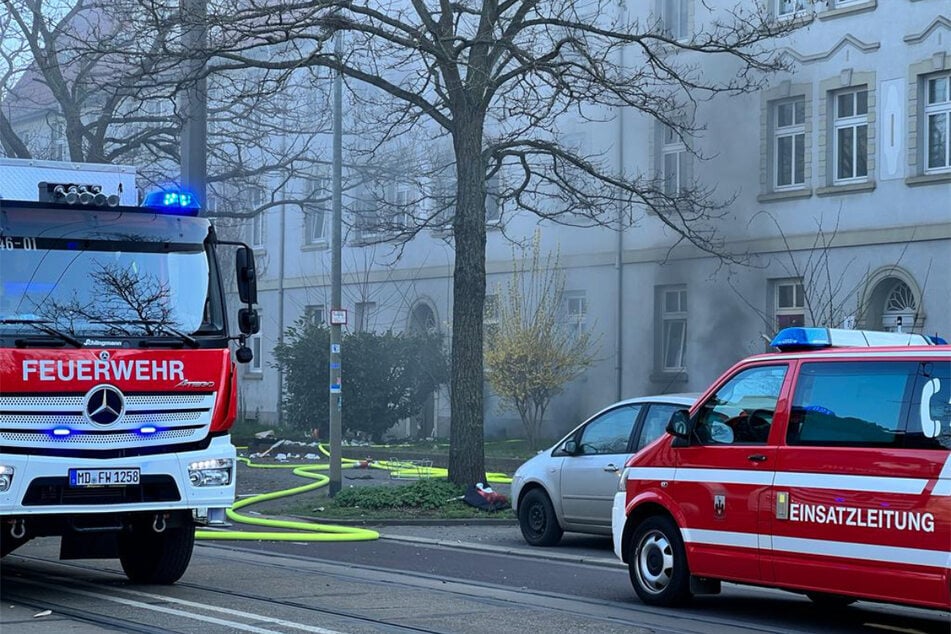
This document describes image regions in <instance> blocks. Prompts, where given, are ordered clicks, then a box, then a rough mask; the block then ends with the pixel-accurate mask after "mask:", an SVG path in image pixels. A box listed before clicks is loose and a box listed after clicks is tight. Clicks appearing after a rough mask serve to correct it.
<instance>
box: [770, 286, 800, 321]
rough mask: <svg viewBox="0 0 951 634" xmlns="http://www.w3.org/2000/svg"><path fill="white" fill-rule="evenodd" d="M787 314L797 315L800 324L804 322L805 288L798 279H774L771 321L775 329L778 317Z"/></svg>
mask: <svg viewBox="0 0 951 634" xmlns="http://www.w3.org/2000/svg"><path fill="white" fill-rule="evenodd" d="M784 291H786V293H785V294H786V295H787V297H785V298H784V297H783V295H784ZM787 316H793V317H795V316H799V317H801V320H800V321H801V322H802V325H805V324H806V289H805V287H804V286H803V284H802V280H800V279H796V278H789V279H784V280H776V281H775V282H774V284H773V321H774V324H775V326H776V328H777V329H779V328H780V323H779V322H780V318H781V317H787Z"/></svg>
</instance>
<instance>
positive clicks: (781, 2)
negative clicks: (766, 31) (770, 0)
mask: <svg viewBox="0 0 951 634" xmlns="http://www.w3.org/2000/svg"><path fill="white" fill-rule="evenodd" d="M810 4H812V0H776V16H777V17H780V18H791V17H794V16H796V15H799V14H801V13H804V12H806V11H807V10H808V8H809V5H810Z"/></svg>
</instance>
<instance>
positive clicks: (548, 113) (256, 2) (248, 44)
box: [128, 0, 799, 483]
mask: <svg viewBox="0 0 951 634" xmlns="http://www.w3.org/2000/svg"><path fill="white" fill-rule="evenodd" d="M128 1H129V2H133V1H135V0H128ZM138 2H139V3H140V4H141V6H142V9H143V10H141V11H139V12H137V16H138V19H139V20H148V19H150V18H152V19H154V20H155V25H154V26H152V27H148V26H146V25H144V24H143V25H142V26H141V27H137V30H138V32H137V33H136V38H137V40H138V45H139V54H140V55H141V56H142V58H143V60H146V59H148V58H152V59H153V60H155V59H158V60H160V62H161V64H162V65H164V66H165V67H167V68H173V67H176V66H180V65H182V62H183V61H184V59H185V56H184V53H183V51H182V50H180V48H179V44H178V42H177V40H176V39H175V38H174V37H164V36H163V35H162V34H163V31H162V28H164V27H165V23H164V22H163V19H164V16H167V15H173V14H175V11H174V9H175V8H176V6H177V0H175V1H170V0H165V1H162V0H138ZM765 4H766V3H754V4H753V7H754V8H749V3H740V4H738V6H737V7H736V8H735V9H733V10H722V11H721V10H714V9H711V8H710V7H709V6H708V5H707V4H706V3H697V4H696V5H695V6H696V8H697V11H696V13H697V18H698V19H697V23H698V24H702V28H698V29H696V30H695V32H694V33H692V34H687V36H686V37H679V36H674V35H672V34H671V33H670V32H669V31H668V30H667V29H666V28H665V27H664V25H663V24H661V23H660V21H659V20H657V19H655V18H648V19H634V18H630V17H628V15H627V14H626V11H624V10H619V8H618V5H617V4H616V3H615V2H612V1H610V0H581V1H578V0H546V1H538V0H506V1H502V2H499V1H498V0H481V1H480V0H474V1H470V2H448V1H446V0H442V1H440V2H430V3H425V2H422V0H405V1H400V2H391V3H380V2H377V1H372V2H371V1H368V0H364V1H357V2H354V1H352V0H346V1H342V0H327V1H325V2H320V3H312V2H298V3H291V2H274V1H273V0H220V1H218V2H214V3H210V4H209V7H208V17H207V23H206V25H205V26H207V32H208V50H207V51H205V53H206V61H207V64H205V66H204V71H203V72H205V73H207V75H208V76H209V77H215V76H219V75H229V76H230V75H231V74H232V73H235V72H239V71H247V70H248V69H255V70H258V71H260V72H262V73H266V74H267V75H268V77H269V78H273V79H274V81H275V82H289V81H292V80H293V78H295V77H296V76H298V74H299V73H302V72H303V73H306V72H311V70H312V69H326V70H329V71H333V72H340V73H342V74H343V75H344V77H345V78H346V79H347V81H348V85H350V86H351V88H354V94H355V96H356V98H357V99H359V100H360V102H359V107H356V108H355V111H356V113H357V114H360V113H363V112H365V113H366V115H367V117H372V119H373V121H374V124H375V125H374V128H373V129H372V130H366V131H365V133H366V135H367V136H366V138H364V139H363V140H362V141H363V143H364V145H363V147H364V148H365V149H366V150H367V151H368V152H373V151H375V150H376V149H378V148H382V147H384V146H385V144H386V142H387V141H389V140H392V139H394V138H397V137H399V136H401V135H403V134H404V133H406V132H407V131H413V132H415V133H417V134H420V133H421V132H420V131H421V130H424V131H425V133H427V134H430V135H432V138H433V139H434V140H437V139H441V140H444V141H445V143H446V145H448V146H449V147H451V156H452V160H451V163H450V165H451V167H452V169H453V171H454V176H455V179H454V180H455V184H454V187H455V192H454V197H453V198H454V200H453V202H454V205H453V206H452V214H451V216H448V217H445V218H444V222H445V224H446V225H447V226H448V227H449V228H450V229H451V235H452V239H453V240H454V242H455V264H454V273H453V281H454V289H453V307H454V308H453V327H452V333H453V343H452V382H451V409H452V416H453V420H452V431H451V438H450V445H451V447H450V455H449V473H450V478H451V479H452V480H453V481H454V482H457V483H469V482H476V481H479V480H481V479H482V478H483V476H484V462H485V461H484V452H483V411H482V405H483V360H482V344H483V321H482V312H483V306H484V298H485V243H486V227H485V203H486V183H487V182H488V181H489V180H490V179H492V178H494V177H496V176H497V175H498V174H500V173H502V172H504V176H505V178H504V179H503V181H504V184H503V185H502V186H501V187H500V188H499V192H498V197H499V198H500V199H503V200H507V201H512V202H513V204H514V205H515V208H516V209H517V210H519V211H521V212H529V213H533V214H535V215H537V216H539V217H540V218H545V219H548V220H550V221H553V222H558V223H563V224H570V225H577V226H607V227H613V228H618V229H620V228H624V227H629V226H632V225H634V224H636V223H637V222H638V221H639V220H641V219H642V218H644V217H646V215H647V214H648V213H652V214H653V216H652V217H653V218H655V219H656V220H657V221H659V222H661V223H663V224H665V225H666V226H667V227H669V228H670V229H671V230H672V231H673V233H674V234H676V235H677V236H679V240H680V241H686V242H687V243H689V244H692V245H694V246H696V247H697V248H699V249H701V250H703V251H705V252H707V253H710V254H712V255H715V256H717V257H728V256H725V255H724V253H723V251H722V244H721V243H720V241H719V240H718V238H717V234H716V232H715V231H714V221H715V220H716V218H717V217H718V216H719V215H720V214H721V211H722V206H723V204H724V201H723V200H718V199H717V198H716V197H714V195H713V192H712V190H711V189H709V188H706V187H704V186H702V185H700V184H694V185H693V186H691V187H688V188H685V189H683V190H681V191H679V192H677V193H675V194H670V193H665V191H664V189H663V186H662V183H658V182H657V181H656V179H654V178H652V177H650V176H648V175H644V174H640V173H630V172H628V171H624V170H625V168H626V166H622V167H621V170H620V171H619V168H618V166H616V165H611V164H610V163H609V162H608V161H607V160H605V159H604V157H591V156H585V155H584V154H582V153H581V152H579V151H578V150H577V149H576V148H572V147H570V146H567V145H565V144H564V143H563V137H562V135H561V134H560V133H559V130H560V127H561V126H562V125H563V124H564V122H565V120H566V118H569V117H572V118H574V119H575V120H577V119H579V118H580V119H582V120H585V119H588V120H604V119H606V118H609V117H611V116H613V113H614V112H616V111H617V110H618V109H628V110H631V111H634V112H637V113H641V114H643V115H646V116H648V117H651V118H653V119H656V120H657V121H659V122H661V123H663V124H665V125H667V126H668V127H669V128H670V129H671V130H674V131H675V133H676V134H677V135H678V136H679V137H681V139H682V140H684V141H685V143H686V144H687V146H688V147H691V145H692V144H691V142H690V141H691V136H692V134H693V133H694V132H697V131H698V126H697V124H696V123H695V122H694V121H693V119H692V117H691V112H692V111H693V109H692V106H693V105H695V104H696V103H697V102H699V101H704V100H708V99H711V98H713V97H716V96H717V95H735V94H739V93H744V92H747V91H751V90H755V89H757V88H759V87H760V85H761V83H762V81H763V79H764V77H765V75H766V74H767V73H770V72H772V71H776V70H780V69H783V68H784V67H785V65H784V62H783V60H782V59H781V58H780V56H779V54H778V52H777V51H776V48H775V47H773V46H770V40H771V39H772V38H774V37H776V36H779V35H783V34H785V33H787V32H789V31H790V30H792V29H794V28H797V26H798V25H799V23H794V22H792V21H775V20H773V19H772V18H771V17H770V16H769V15H768V13H767V10H766V8H765V6H763V5H765ZM623 7H624V5H622V9H623ZM180 28H181V29H183V30H187V29H188V28H189V25H186V24H181V25H180ZM168 33H174V30H173V31H168ZM336 37H341V38H343V40H344V47H343V48H344V53H343V54H342V55H336V54H335V53H334V52H333V50H332V48H333V47H331V46H328V43H329V42H331V41H333V40H334V39H335V38H336ZM191 54H192V55H193V53H191ZM703 57H708V58H709V57H719V58H722V64H721V65H720V68H721V69H725V72H723V73H719V74H718V73H704V72H701V71H700V70H699V67H700V66H699V61H700V58H703ZM136 64H138V65H139V66H140V67H146V66H149V65H150V64H153V65H157V64H159V61H138V62H136ZM357 88H358V89H357ZM426 209H431V207H427V208H426ZM619 209H621V210H623V213H622V214H619V213H618V210H619ZM413 220H414V222H413V223H412V224H410V223H407V226H406V229H405V230H404V231H403V232H402V234H401V236H400V237H401V238H404V239H409V238H411V237H412V236H413V235H414V233H415V232H416V231H419V230H421V229H422V228H426V227H429V226H432V222H433V217H432V215H428V216H422V215H417V216H415V217H413Z"/></svg>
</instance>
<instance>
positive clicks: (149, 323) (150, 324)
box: [93, 319, 201, 348]
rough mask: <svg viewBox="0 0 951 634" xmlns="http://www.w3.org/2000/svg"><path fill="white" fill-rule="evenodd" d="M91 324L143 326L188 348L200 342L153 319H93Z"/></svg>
mask: <svg viewBox="0 0 951 634" xmlns="http://www.w3.org/2000/svg"><path fill="white" fill-rule="evenodd" d="M93 323H96V324H103V325H106V326H144V327H146V328H154V329H155V330H157V331H158V332H159V333H163V334H165V335H172V336H174V337H178V338H179V339H181V340H182V341H183V342H185V343H186V344H188V346H189V347H191V348H198V347H200V346H201V342H199V341H198V340H197V339H195V338H194V337H192V336H191V335H189V334H186V333H184V332H182V331H180V330H177V329H175V328H172V327H171V326H169V325H168V324H166V323H163V322H161V321H156V320H154V319H95V320H93ZM120 330H122V331H123V332H124V333H125V334H127V335H129V336H130V337H131V336H133V335H132V334H131V333H129V332H128V331H127V330H125V329H124V328H120ZM146 336H152V335H146Z"/></svg>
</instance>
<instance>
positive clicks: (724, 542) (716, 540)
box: [682, 528, 951, 569]
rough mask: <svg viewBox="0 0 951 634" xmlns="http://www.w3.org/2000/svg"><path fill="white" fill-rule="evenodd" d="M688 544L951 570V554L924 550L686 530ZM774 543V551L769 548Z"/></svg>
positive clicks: (684, 535) (684, 534)
mask: <svg viewBox="0 0 951 634" xmlns="http://www.w3.org/2000/svg"><path fill="white" fill-rule="evenodd" d="M682 533H683V537H684V541H685V542H687V543H693V544H708V545H714V546H734V547H739V548H751V549H756V548H757V546H758V545H759V546H760V547H762V548H763V549H764V550H773V551H780V552H786V553H796V554H809V555H823V556H827V557H837V558H843V557H844V558H848V559H862V560H866V561H881V562H886V563H893V564H913V565H917V566H930V567H932V568H949V569H951V553H948V552H946V551H941V550H923V549H918V548H902V547H899V546H879V545H875V544H857V543H852V542H835V541H829V540H825V539H802V538H799V537H779V536H775V535H773V536H772V537H770V536H768V535H759V534H757V533H738V532H731V531H713V530H706V529H696V528H690V529H687V528H685V529H683V531H682ZM770 542H772V547H771V548H770V546H769V544H770Z"/></svg>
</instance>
